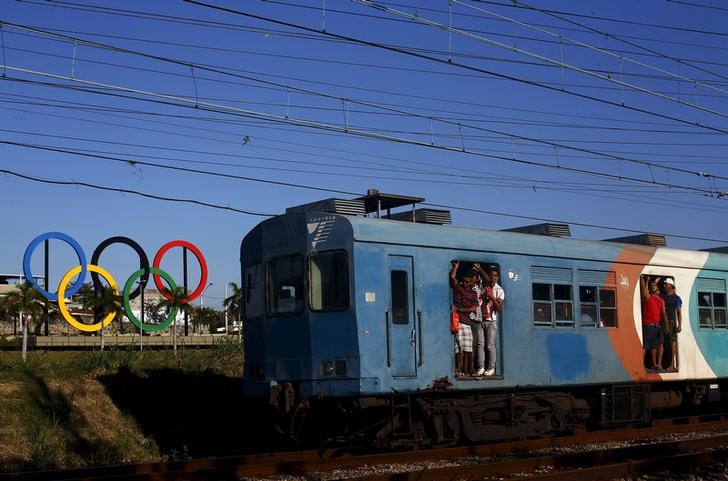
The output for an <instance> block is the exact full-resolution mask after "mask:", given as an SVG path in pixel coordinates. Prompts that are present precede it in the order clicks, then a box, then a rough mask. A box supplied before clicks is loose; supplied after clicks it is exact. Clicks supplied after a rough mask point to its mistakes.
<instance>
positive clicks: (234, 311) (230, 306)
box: [222, 282, 242, 333]
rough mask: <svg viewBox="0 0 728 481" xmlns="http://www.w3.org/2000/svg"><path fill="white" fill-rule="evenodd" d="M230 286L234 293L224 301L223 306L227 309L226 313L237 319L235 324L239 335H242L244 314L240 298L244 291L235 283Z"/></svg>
mask: <svg viewBox="0 0 728 481" xmlns="http://www.w3.org/2000/svg"><path fill="white" fill-rule="evenodd" d="M229 285H230V289H231V290H232V293H231V294H230V296H229V297H227V298H226V299H225V300H224V301H223V304H222V305H223V308H224V309H225V312H227V313H228V314H230V315H231V316H233V319H235V323H236V325H237V326H238V333H240V330H241V328H242V325H241V324H240V317H241V312H242V309H241V307H242V306H241V305H240V297H241V295H242V291H241V289H240V287H239V286H238V285H237V284H236V283H234V282H231V283H230V284H229ZM226 327H227V326H226Z"/></svg>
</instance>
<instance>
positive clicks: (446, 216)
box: [389, 208, 452, 225]
mask: <svg viewBox="0 0 728 481" xmlns="http://www.w3.org/2000/svg"><path fill="white" fill-rule="evenodd" d="M389 218H390V219H392V220H401V221H406V222H418V223H420V224H437V225H444V224H452V216H451V215H450V211H449V210H440V209H426V208H421V209H415V210H411V211H407V212H397V213H396V214H391V215H390V216H389Z"/></svg>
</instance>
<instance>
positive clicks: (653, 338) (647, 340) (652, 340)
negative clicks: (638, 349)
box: [642, 324, 663, 349]
mask: <svg viewBox="0 0 728 481" xmlns="http://www.w3.org/2000/svg"><path fill="white" fill-rule="evenodd" d="M662 331H663V329H662V326H661V325H659V324H645V325H643V326H642V348H643V349H657V348H659V347H660V346H661V345H662V339H663V336H662V335H661V333H662Z"/></svg>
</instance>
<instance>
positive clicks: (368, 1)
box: [185, 0, 728, 118]
mask: <svg viewBox="0 0 728 481" xmlns="http://www.w3.org/2000/svg"><path fill="white" fill-rule="evenodd" d="M185 1H191V0H185ZM351 1H353V2H355V3H358V4H360V5H365V6H368V7H371V8H375V9H378V10H381V11H384V12H386V13H389V14H391V15H398V16H401V17H403V18H407V19H409V20H411V21H412V22H415V23H419V24H422V25H428V26H430V27H434V28H437V29H440V30H444V31H446V32H451V33H455V34H457V35H460V36H463V37H466V38H469V39H471V40H476V41H478V42H483V43H486V44H488V45H491V46H494V47H498V48H501V49H505V50H509V51H511V52H515V53H518V54H521V55H525V56H527V57H530V58H534V59H537V60H541V61H543V62H547V63H550V64H552V65H555V66H559V67H563V68H566V69H569V70H573V71H575V72H579V73H581V74H584V75H588V76H590V77H594V78H597V79H599V80H603V81H605V82H609V83H614V84H617V85H620V86H622V87H627V88H630V89H633V90H635V91H637V92H640V93H643V94H646V95H652V96H655V97H658V98H660V99H662V100H667V101H669V102H674V103H677V104H680V105H684V106H686V107H690V108H694V109H697V110H701V111H703V112H707V113H710V114H713V115H717V116H719V117H723V118H728V113H725V112H721V111H718V110H714V109H709V108H707V107H704V106H702V105H698V104H696V103H693V102H687V101H685V100H681V99H678V98H674V97H671V96H669V95H665V94H663V93H660V92H657V91H655V90H650V89H648V88H645V87H641V86H639V85H636V84H634V83H630V82H625V81H623V80H618V79H616V78H613V77H611V76H608V75H603V74H600V73H597V72H594V71H592V70H589V69H586V68H583V67H578V66H576V65H572V64H570V63H566V62H562V61H560V60H557V59H553V58H550V57H547V56H545V55H541V54H538V53H535V52H531V51H529V50H526V49H522V48H519V47H516V46H512V45H506V44H504V43H502V42H498V41H496V40H492V39H489V38H486V37H484V36H481V35H476V34H473V33H469V32H466V31H464V30H461V29H459V28H454V27H451V26H448V25H445V24H443V23H439V22H435V21H434V20H429V19H426V18H423V17H422V16H419V15H412V14H409V13H407V12H402V11H400V10H395V9H391V8H388V7H385V6H383V5H380V4H378V3H375V2H373V1H372V0H351ZM452 1H453V2H455V3H458V4H460V5H466V4H464V3H461V2H458V1H457V0H452ZM195 3H196V2H195ZM470 8H475V7H473V6H470ZM488 13H490V12H488ZM492 14H493V15H496V14H495V13H492ZM504 18H505V17H504ZM515 23H516V24H518V25H527V24H525V23H523V22H519V21H515ZM534 28H535V27H534ZM572 41H574V40H572ZM608 53H609V54H610V55H612V54H611V53H610V52H608ZM661 71H662V72H666V71H664V70H661ZM676 76H677V75H676ZM683 80H690V81H691V82H694V83H696V84H697V82H695V81H693V80H691V79H687V78H685V79H683ZM702 85H705V84H702ZM710 88H712V89H715V90H718V91H720V92H721V93H728V91H725V90H723V89H718V88H717V87H714V86H710ZM622 104H624V102H622Z"/></svg>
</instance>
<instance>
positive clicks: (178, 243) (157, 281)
mask: <svg viewBox="0 0 728 481" xmlns="http://www.w3.org/2000/svg"><path fill="white" fill-rule="evenodd" d="M172 247H187V248H188V249H189V250H191V251H192V253H193V254H194V255H195V257H197V262H199V263H200V270H201V271H202V272H201V275H200V283H199V284H198V286H197V288H196V289H195V290H194V291H192V293H191V294H190V295H188V296H187V297H185V298H184V299H180V302H182V303H183V304H187V303H188V302H190V301H192V300H194V299H197V297H199V295H200V294H202V291H204V290H205V287H206V286H207V262H205V257H204V256H203V255H202V252H200V249H198V248H197V247H196V246H195V245H194V244H192V243H190V242H187V241H183V240H175V241H170V242H167V243H166V244H164V245H163V246H162V247H160V248H159V251H157V255H155V256H154V268H155V269H159V268H160V267H159V265H160V264H161V263H162V257H164V254H166V253H167V251H168V250H170V249H171V248H172ZM154 285H156V286H157V289H158V290H159V292H161V293H162V295H163V296H164V297H165V299H167V300H168V301H171V300H172V295H171V294H170V293H169V291H168V290H167V288H166V287H164V284H162V278H161V277H160V276H159V274H154Z"/></svg>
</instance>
